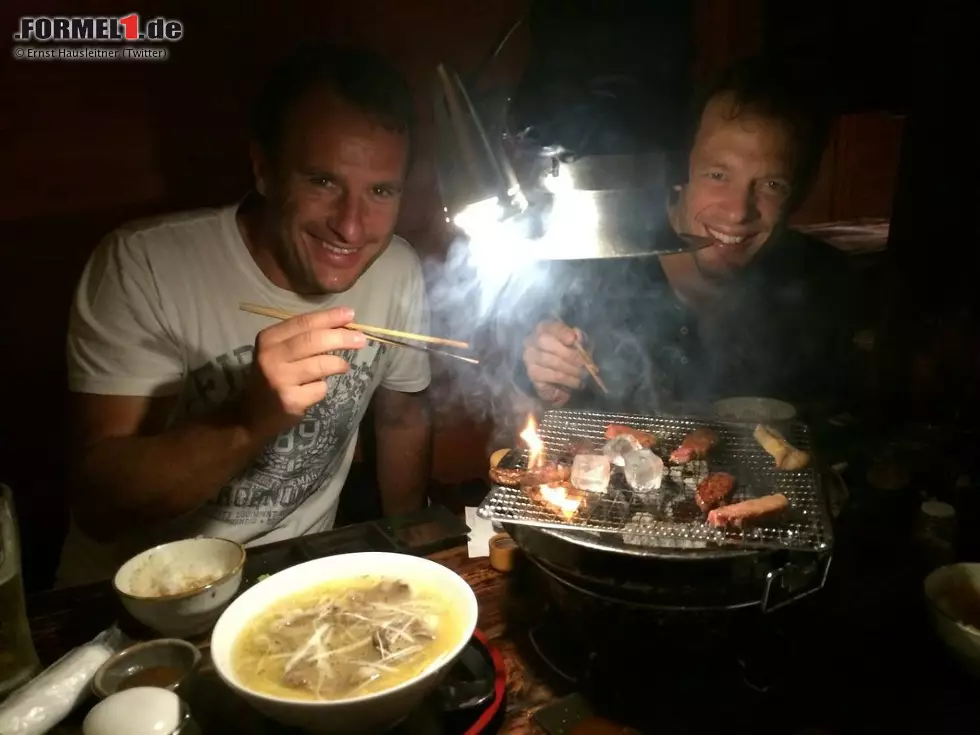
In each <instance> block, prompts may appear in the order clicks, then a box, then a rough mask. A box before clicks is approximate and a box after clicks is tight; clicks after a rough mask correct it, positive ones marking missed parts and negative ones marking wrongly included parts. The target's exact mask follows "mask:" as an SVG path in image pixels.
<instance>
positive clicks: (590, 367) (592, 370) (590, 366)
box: [575, 342, 609, 393]
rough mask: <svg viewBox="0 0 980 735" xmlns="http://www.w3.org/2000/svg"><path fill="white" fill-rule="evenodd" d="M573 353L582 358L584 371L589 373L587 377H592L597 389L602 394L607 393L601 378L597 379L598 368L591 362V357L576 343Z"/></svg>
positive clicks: (607, 390)
mask: <svg viewBox="0 0 980 735" xmlns="http://www.w3.org/2000/svg"><path fill="white" fill-rule="evenodd" d="M575 351H576V352H578V354H579V356H580V357H581V358H582V361H583V362H584V363H585V369H586V370H588V371H589V375H591V376H592V379H593V380H594V381H595V384H596V385H598V386H599V389H600V390H601V391H602V392H603V393H609V389H608V388H606V384H605V383H603V382H602V378H600V377H599V366H598V365H596V364H595V362H593V360H592V356H591V355H590V354H589V353H588V352H586V351H585V348H584V347H582V345H580V344H579V343H578V342H576V343H575Z"/></svg>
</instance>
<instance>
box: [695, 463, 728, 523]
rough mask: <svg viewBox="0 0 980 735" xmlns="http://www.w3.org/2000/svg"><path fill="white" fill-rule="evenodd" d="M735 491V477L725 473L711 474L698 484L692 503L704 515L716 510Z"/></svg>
mask: <svg viewBox="0 0 980 735" xmlns="http://www.w3.org/2000/svg"><path fill="white" fill-rule="evenodd" d="M734 489H735V477H734V476H733V475H730V474H728V473H727V472H712V473H711V474H710V475H708V476H707V477H705V478H704V479H703V480H701V482H699V483H698V488H697V490H695V491H694V502H696V503H697V504H698V507H699V508H700V509H701V510H703V511H704V512H705V513H707V512H708V511H710V510H711V509H712V508H717V507H718V505H719V504H721V503H723V502H724V501H725V499H726V498H727V497H728V496H729V495H730V494H731V492H732V490H734Z"/></svg>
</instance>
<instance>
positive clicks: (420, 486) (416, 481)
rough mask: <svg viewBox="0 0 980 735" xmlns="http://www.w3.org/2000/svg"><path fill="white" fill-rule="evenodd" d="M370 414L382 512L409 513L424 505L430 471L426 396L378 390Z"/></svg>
mask: <svg viewBox="0 0 980 735" xmlns="http://www.w3.org/2000/svg"><path fill="white" fill-rule="evenodd" d="M374 412H375V434H376V436H377V444H378V458H377V459H378V485H379V487H380V490H381V509H382V512H383V513H384V514H385V516H389V517H390V516H397V515H403V514H405V513H411V512H412V511H415V510H418V509H419V508H421V507H423V506H424V505H425V495H426V488H427V487H428V484H429V476H430V472H431V469H432V467H431V462H432V459H431V458H432V421H431V418H430V415H429V403H428V395H427V394H426V392H425V391H421V392H419V393H399V392H398V391H393V390H388V389H386V388H379V389H378V391H377V393H376V394H375V408H374Z"/></svg>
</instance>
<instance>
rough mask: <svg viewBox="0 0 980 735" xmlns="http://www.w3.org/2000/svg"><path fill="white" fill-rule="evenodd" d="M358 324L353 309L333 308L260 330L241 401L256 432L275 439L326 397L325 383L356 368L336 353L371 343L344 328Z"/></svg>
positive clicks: (245, 419)
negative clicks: (325, 379) (329, 378)
mask: <svg viewBox="0 0 980 735" xmlns="http://www.w3.org/2000/svg"><path fill="white" fill-rule="evenodd" d="M353 320H354V312H353V311H351V310H350V309H346V308H337V309H327V310H325V311H314V312H310V313H308V314H301V315H299V316H295V317H292V318H291V319H287V320H285V321H283V322H280V323H278V324H273V325H272V326H271V327H267V328H266V329H263V330H262V331H261V332H259V334H258V336H257V337H256V339H255V356H254V360H253V362H252V370H251V373H250V375H249V380H248V384H247V385H246V386H245V390H244V392H243V395H242V402H241V414H242V419H243V423H244V424H245V427H246V428H247V429H248V430H249V432H250V433H252V434H253V435H255V436H257V437H260V438H265V439H268V438H272V437H274V436H276V435H277V434H278V433H279V432H281V431H284V430H285V429H287V428H289V427H290V426H293V425H294V424H295V423H296V422H297V421H299V420H300V419H301V418H302V417H303V415H304V414H305V413H306V410H307V409H308V408H309V407H310V406H312V405H314V404H315V403H317V402H318V401H322V400H323V399H324V397H326V395H327V384H326V382H325V381H324V380H323V379H324V378H326V377H327V376H330V375H340V374H343V373H346V372H347V371H348V370H349V369H350V366H349V365H348V364H347V361H346V360H344V359H343V358H342V357H338V356H337V355H335V354H331V353H334V352H338V351H340V350H356V349H360V348H361V347H364V346H365V345H366V344H367V340H366V338H365V336H364V335H363V334H361V333H360V332H355V331H352V330H350V329H345V328H344V327H345V325H347V324H350V323H351V322H352V321H353Z"/></svg>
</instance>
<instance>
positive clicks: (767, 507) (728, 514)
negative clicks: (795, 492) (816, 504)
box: [708, 493, 789, 528]
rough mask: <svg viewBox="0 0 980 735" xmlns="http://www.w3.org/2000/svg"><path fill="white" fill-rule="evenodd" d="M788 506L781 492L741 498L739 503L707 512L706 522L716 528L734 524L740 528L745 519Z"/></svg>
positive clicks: (757, 517) (779, 511) (752, 518)
mask: <svg viewBox="0 0 980 735" xmlns="http://www.w3.org/2000/svg"><path fill="white" fill-rule="evenodd" d="M788 507H789V500H788V499H787V498H786V496H785V495H783V494H782V493H777V494H776V495H766V496H765V497H763V498H752V499H751V500H743V501H742V502H741V503H735V504H734V505H726V506H725V507H723V508H716V509H714V510H712V511H711V512H710V513H708V523H710V524H711V525H712V526H716V527H718V528H723V527H725V526H734V527H735V528H741V527H742V524H743V523H745V522H746V521H754V520H758V519H760V518H765V517H768V516H772V515H775V514H777V513H781V512H782V511H784V510H786V509H787V508H788Z"/></svg>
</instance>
